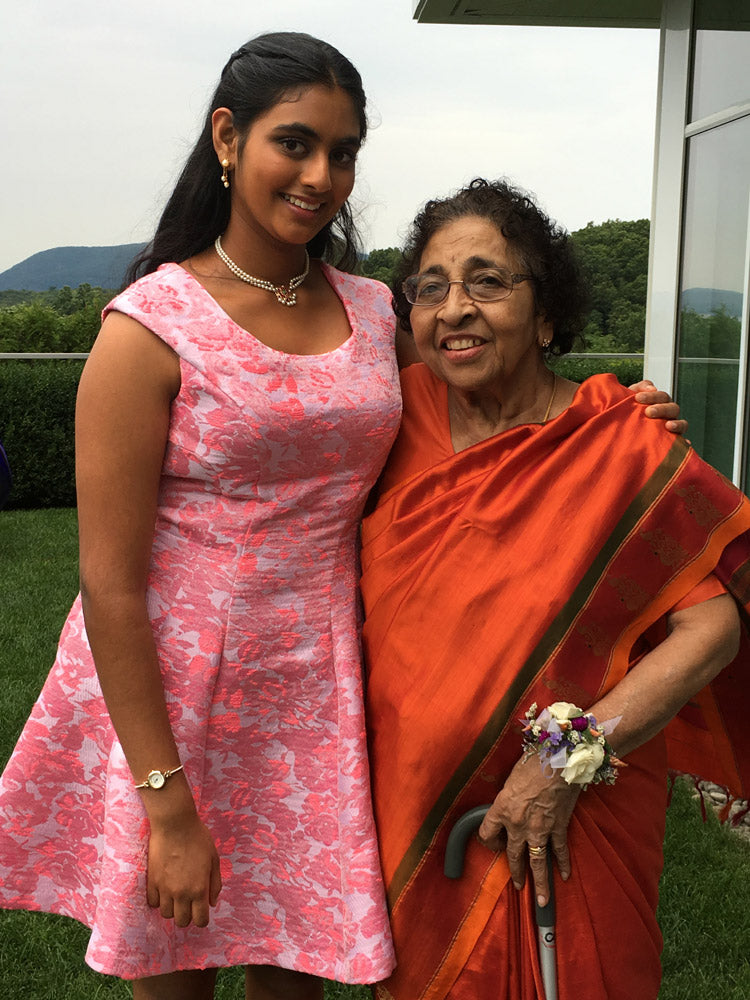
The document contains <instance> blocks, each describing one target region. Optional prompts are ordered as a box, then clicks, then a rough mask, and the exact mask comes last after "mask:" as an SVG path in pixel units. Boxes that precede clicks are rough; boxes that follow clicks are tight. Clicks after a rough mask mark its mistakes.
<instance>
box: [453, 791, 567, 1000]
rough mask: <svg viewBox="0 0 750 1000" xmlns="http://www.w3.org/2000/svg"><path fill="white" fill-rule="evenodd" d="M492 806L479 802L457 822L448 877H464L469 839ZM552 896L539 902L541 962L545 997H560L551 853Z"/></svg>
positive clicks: (550, 892) (537, 911)
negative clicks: (556, 958)
mask: <svg viewBox="0 0 750 1000" xmlns="http://www.w3.org/2000/svg"><path fill="white" fill-rule="evenodd" d="M488 809H489V806H476V807H475V808H474V809H470V810H469V811H468V812H466V813H464V814H463V816H460V817H459V818H458V819H457V820H456V822H455V823H454V825H453V829H452V830H451V832H450V834H449V836H448V843H447V844H446V845H445V863H444V866H443V871H444V873H445V874H446V875H447V876H448V878H461V875H462V874H463V870H464V854H465V852H466V841H467V840H468V839H469V837H470V836H471V835H472V833H473V832H474V831H475V830H477V829H478V828H479V826H481V823H482V820H483V819H484V817H485V813H486V812H487V810H488ZM547 865H548V869H547V870H548V875H549V879H548V881H549V899H548V900H547V903H546V904H545V905H544V906H540V905H539V904H538V903H535V906H536V924H537V928H538V932H539V965H540V967H541V970H542V982H543V983H544V1000H557V970H556V968H555V896H554V890H553V887H552V866H551V864H550V858H549V854H548V856H547Z"/></svg>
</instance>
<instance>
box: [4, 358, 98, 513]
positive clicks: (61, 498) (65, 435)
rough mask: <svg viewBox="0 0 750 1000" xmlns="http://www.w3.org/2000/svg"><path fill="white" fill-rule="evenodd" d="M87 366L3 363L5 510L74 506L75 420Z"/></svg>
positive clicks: (29, 362)
mask: <svg viewBox="0 0 750 1000" xmlns="http://www.w3.org/2000/svg"><path fill="white" fill-rule="evenodd" d="M82 370H83V362H82V361H60V360H50V361H46V360H39V361H17V360H5V361H0V441H2V444H3V447H4V448H5V452H6V454H7V456H8V464H9V465H10V470H11V473H12V475H13V485H12V487H11V491H10V495H9V497H8V502H7V504H6V507H7V508H8V509H10V508H29V507H75V503H76V491H75V469H74V453H73V443H74V442H73V438H74V418H75V403H76V391H77V389H78V380H79V379H80V377H81V371H82Z"/></svg>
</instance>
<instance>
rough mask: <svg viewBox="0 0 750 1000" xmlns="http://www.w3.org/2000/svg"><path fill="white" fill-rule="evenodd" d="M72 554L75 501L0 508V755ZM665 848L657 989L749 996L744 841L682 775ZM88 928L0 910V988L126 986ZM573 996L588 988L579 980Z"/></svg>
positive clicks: (28, 701)
mask: <svg viewBox="0 0 750 1000" xmlns="http://www.w3.org/2000/svg"><path fill="white" fill-rule="evenodd" d="M76 558H77V540H76V524H75V512H74V511H72V510H48V511H0V566H1V567H2V573H0V609H1V610H0V718H1V719H2V720H3V725H2V727H0V762H2V761H5V759H6V758H7V757H8V755H9V754H10V752H11V750H12V749H13V745H14V743H15V740H16V738H17V736H18V733H19V732H20V729H21V727H22V725H23V723H24V720H25V719H26V716H27V715H28V712H29V709H30V708H31V705H32V704H33V702H34V699H35V698H36V695H37V693H38V691H39V688H40V687H41V684H42V681H43V679H44V677H45V675H46V673H47V671H48V669H49V667H50V665H51V663H52V660H53V658H54V653H55V647H56V645H57V639H58V635H59V632H60V628H61V626H62V623H63V621H64V619H65V615H66V613H67V610H68V608H69V606H70V604H71V602H72V600H73V597H74V596H75V593H76V590H77V568H76ZM665 855H666V865H665V871H664V876H663V878H662V889H661V904H660V907H659V919H660V923H661V926H662V930H663V932H664V956H663V964H664V982H663V985H662V989H661V992H660V994H659V1000H718V998H721V1000H749V998H750V962H749V960H748V956H749V955H750V843H748V842H746V841H744V840H741V839H740V838H739V836H738V835H737V834H736V833H733V832H731V831H729V830H727V829H726V828H723V827H721V826H719V824H718V822H716V820H715V819H714V818H713V817H712V816H711V817H709V822H708V823H705V824H704V823H703V821H702V819H701V814H700V810H699V809H698V807H697V805H696V803H695V802H694V801H693V800H692V799H691V796H690V791H689V788H688V786H687V785H686V784H684V783H678V785H677V788H676V791H675V794H674V797H673V801H672V806H671V807H670V810H669V814H668V817H667V836H666V840H665ZM87 939H88V931H87V929H86V928H84V927H81V926H80V925H78V924H76V923H75V922H74V921H72V920H67V919H65V918H61V917H52V916H49V915H46V914H29V913H24V912H20V913H15V912H10V913H6V912H2V911H0V1000H62V998H64V1000H100V998H105V997H107V998H109V997H111V998H112V1000H120V998H123V1000H124V998H127V997H130V996H131V992H130V988H129V986H128V985H127V984H125V983H122V982H120V981H119V980H116V979H111V978H109V977H105V976H99V975H97V974H96V973H95V972H93V971H92V970H91V969H89V968H88V967H87V966H86V965H85V964H84V962H83V955H84V952H85V950H86V942H87ZM633 960H634V962H637V961H638V956H637V955H634V956H633ZM242 982H243V977H242V973H241V970H239V969H231V970H227V971H226V972H222V973H221V974H220V977H219V983H218V988H217V997H218V998H219V1000H230V998H232V1000H235V998H240V997H242V995H243V991H242ZM369 996H370V994H369V991H368V990H367V989H365V988H363V987H344V986H338V985H336V984H328V985H327V987H326V1000H334V998H335V1000H365V998H368V997H369ZM580 996H581V1000H590V998H589V997H587V995H586V992H585V988H582V990H581V993H580ZM601 1000H606V998H601ZM636 1000H639V998H636ZM644 1000H645V998H644Z"/></svg>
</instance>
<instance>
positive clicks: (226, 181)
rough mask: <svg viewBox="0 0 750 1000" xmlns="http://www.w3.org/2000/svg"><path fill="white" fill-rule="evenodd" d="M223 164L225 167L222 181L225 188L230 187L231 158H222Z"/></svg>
mask: <svg viewBox="0 0 750 1000" xmlns="http://www.w3.org/2000/svg"><path fill="white" fill-rule="evenodd" d="M221 165H222V167H223V168H224V172H223V173H222V175H221V183H222V184H223V185H224V187H225V188H228V187H229V175H228V174H227V167H228V166H229V160H222V161H221Z"/></svg>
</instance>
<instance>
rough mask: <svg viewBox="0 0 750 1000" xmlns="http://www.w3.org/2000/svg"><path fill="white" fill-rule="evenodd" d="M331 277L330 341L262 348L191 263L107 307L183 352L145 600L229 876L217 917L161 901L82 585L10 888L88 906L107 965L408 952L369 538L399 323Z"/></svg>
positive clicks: (290, 961)
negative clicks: (384, 827) (377, 792)
mask: <svg viewBox="0 0 750 1000" xmlns="http://www.w3.org/2000/svg"><path fill="white" fill-rule="evenodd" d="M324 267H325V266H324ZM325 273H326V276H327V278H328V280H329V282H330V283H331V285H332V286H333V288H334V289H335V290H336V292H337V293H338V295H339V297H340V298H341V300H342V302H343V305H344V307H345V309H346V311H347V314H348V316H349V321H350V324H351V327H352V334H351V336H350V337H349V339H348V340H347V341H346V342H345V343H344V344H342V345H341V346H340V347H339V348H337V349H336V350H334V351H331V352H329V353H327V354H322V355H314V356H297V355H288V354H284V353H281V352H279V351H275V350H272V349H271V348H268V347H266V346H265V345H263V344H262V343H260V342H259V341H258V340H256V339H255V338H254V337H253V336H252V335H251V334H249V333H248V332H247V331H245V330H243V329H241V328H240V327H238V326H237V325H236V324H235V323H234V322H233V321H232V320H231V319H230V318H229V317H228V316H227V315H226V314H225V313H223V312H222V310H221V309H220V308H219V307H218V306H217V304H216V303H215V302H214V300H213V299H212V298H211V297H210V296H209V295H208V293H207V292H206V291H205V290H204V289H203V288H202V286H201V285H200V284H199V283H198V282H197V281H195V279H194V278H192V276H191V275H190V274H188V273H187V272H186V271H185V270H183V269H182V268H180V267H179V266H178V265H175V264H167V265H164V266H163V267H162V268H160V269H159V270H158V271H157V272H155V273H154V274H151V275H148V276H146V277H145V278H143V279H141V280H140V281H138V282H136V283H135V284H134V285H132V286H131V287H130V288H129V289H127V290H126V291H125V292H123V293H122V294H121V295H120V296H118V297H117V298H116V299H115V300H114V301H113V302H112V303H111V304H110V306H109V307H108V309H115V310H118V311H120V312H123V313H126V314H128V315H130V316H132V317H133V318H135V319H136V320H138V321H139V322H140V323H142V324H143V325H144V326H146V327H148V328H149V329H150V330H152V331H153V332H154V333H155V334H157V335H158V336H159V337H161V338H162V339H163V340H164V341H165V342H166V343H168V344H169V345H170V346H171V347H172V348H173V349H174V350H175V351H176V352H177V354H178V356H179V358H180V366H181V374H182V385H181V389H180V392H179V394H178V396H177V398H176V399H175V401H174V403H173V407H172V414H171V422H170V429H169V441H168V445H167V451H166V455H165V461H164V467H163V476H162V485H161V491H160V498H159V509H158V517H157V524H156V534H155V541H154V546H153V555H152V562H151V569H150V580H149V595H148V608H149V614H150V616H151V620H152V624H153V629H154V634H155V636H156V641H157V646H158V650H159V656H160V661H161V664H162V672H163V677H164V685H165V691H166V697H167V703H168V708H169V712H170V717H171V722H172V726H173V729H174V732H175V737H176V739H177V743H178V746H179V749H180V755H181V760H182V762H183V764H184V767H185V772H186V775H187V777H188V780H189V782H190V784H191V786H192V788H193V791H194V794H195V797H196V801H197V803H198V808H199V811H200V813H201V816H202V818H203V820H204V822H205V823H206V824H207V826H208V827H209V829H210V830H211V832H212V833H213V835H214V837H215V839H216V843H217V848H218V851H219V855H220V857H221V859H222V878H223V881H224V889H223V891H222V894H221V897H220V900H219V903H218V905H217V907H216V908H215V909H214V910H212V913H211V920H210V923H209V926H208V927H207V928H196V927H193V926H191V927H188V928H184V929H182V928H178V927H176V926H174V924H173V922H172V921H165V920H163V919H162V918H161V916H160V914H159V912H158V911H154V910H150V909H149V908H148V906H147V904H146V887H145V859H146V850H147V830H148V824H147V820H146V815H145V812H144V809H143V806H142V803H141V800H140V797H139V795H138V793H137V792H136V791H135V790H134V788H133V784H134V781H133V776H132V775H131V773H130V771H129V769H128V766H127V764H126V762H125V759H124V756H123V754H122V750H121V748H120V746H119V743H118V742H117V739H116V737H115V735H114V733H113V731H112V727H111V724H110V721H109V717H108V715H107V712H106V709H105V706H104V703H103V701H102V697H101V692H100V690H99V685H98V681H97V678H96V673H95V670H94V667H93V663H92V660H91V654H90V651H89V648H88V643H87V640H86V633H85V628H84V624H83V619H82V615H81V607H80V600H77V601H76V603H75V605H74V607H73V609H72V611H71V613H70V616H69V618H68V620H67V622H66V624H65V627H64V630H63V634H62V637H61V641H60V648H59V651H58V656H57V660H56V662H55V665H54V667H53V670H52V672H51V674H50V676H49V678H48V680H47V682H46V684H45V687H44V690H43V692H42V694H41V696H40V698H39V701H38V702H37V704H36V706H35V707H34V710H33V713H32V715H31V718H30V719H29V722H28V723H27V725H26V727H25V729H24V731H23V734H22V736H21V738H20V740H19V743H18V746H17V747H16V750H15V752H14V755H13V757H12V758H11V761H10V762H9V764H8V767H7V769H6V771H5V773H4V774H3V776H2V779H1V780H0V905H4V906H6V907H25V908H28V909H37V910H48V911H52V912H56V913H63V914H67V915H69V916H72V917H75V918H76V919H77V920H80V921H82V922H83V923H85V924H87V925H88V926H89V927H91V928H92V936H91V940H90V944H89V949H88V952H87V961H88V962H89V964H90V965H91V966H93V967H94V968H95V969H98V970H100V971H102V972H107V973H110V974H114V975H118V976H121V977H123V978H139V977H143V976H150V975H157V974H161V973H165V972H169V971H173V970H176V969H185V968H201V967H209V966H227V965H240V964H246V963H271V964H276V965H281V966H284V967H287V968H293V969H298V970H301V971H305V972H311V973H314V974H317V975H321V976H325V977H327V978H332V979H338V980H341V981H345V982H347V981H348V982H374V981H376V980H378V979H382V978H383V977H385V976H386V975H387V974H388V973H389V972H390V971H391V969H392V967H393V952H392V946H391V941H390V933H389V930H388V919H387V912H386V906H385V900H384V894H383V888H382V883H381V874H380V863H379V859H378V854H377V843H376V838H375V830H374V823H373V818H372V809H371V804H370V792H369V776H368V766H367V756H366V744H365V731H364V716H363V706H362V674H361V657H360V646H359V625H360V620H359V608H358V604H357V596H356V595H357V582H358V565H357V553H356V538H357V528H358V523H359V519H360V517H361V514H362V509H363V505H364V501H365V498H366V496H367V493H368V491H369V490H370V488H371V487H372V485H373V483H374V481H375V479H376V477H377V475H378V473H379V471H380V468H381V466H382V464H383V462H384V461H385V458H386V455H387V453H388V450H389V447H390V445H391V443H392V441H393V438H394V436H395V433H396V429H397V426H398V422H399V416H400V397H399V392H398V378H397V372H396V363H395V355H394V320H393V317H392V313H391V308H390V296H389V295H388V293H387V291H386V289H385V288H384V287H383V286H382V285H380V284H378V283H377V282H373V281H370V280H367V279H363V278H357V277H353V276H350V275H344V274H341V273H340V272H338V271H335V270H334V269H332V268H329V267H325Z"/></svg>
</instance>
